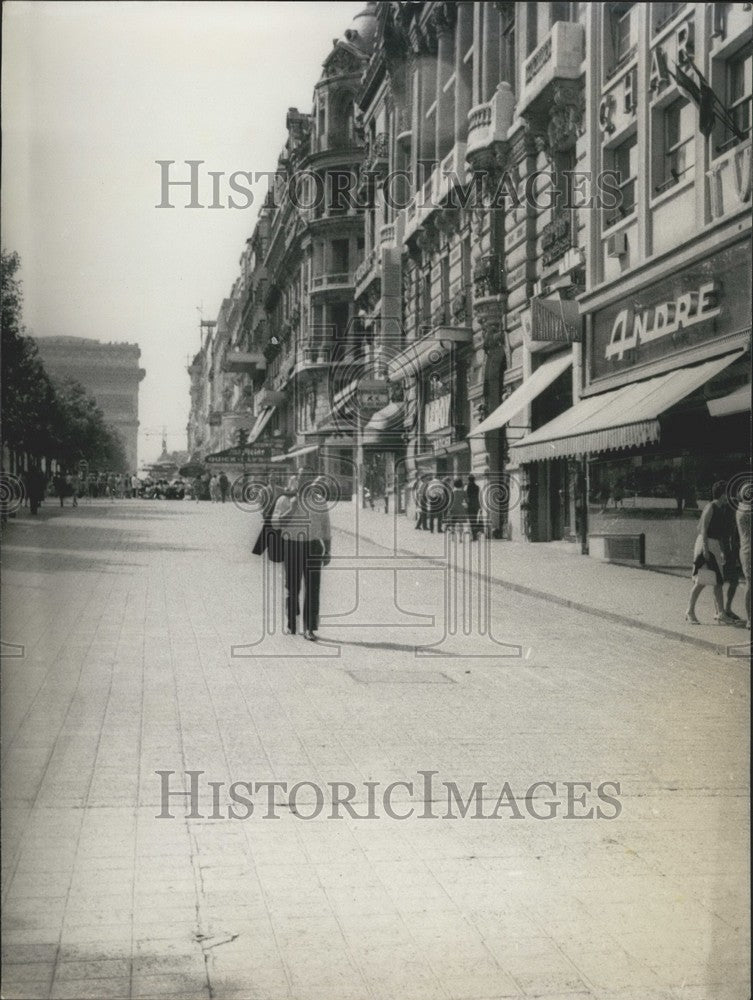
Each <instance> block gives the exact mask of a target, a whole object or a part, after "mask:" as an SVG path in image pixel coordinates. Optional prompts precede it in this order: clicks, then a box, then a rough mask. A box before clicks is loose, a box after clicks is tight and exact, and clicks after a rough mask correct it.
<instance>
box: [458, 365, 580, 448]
mask: <svg viewBox="0 0 753 1000" xmlns="http://www.w3.org/2000/svg"><path fill="white" fill-rule="evenodd" d="M572 363H573V355H572V353H571V352H570V351H568V352H567V354H564V355H559V356H558V357H556V358H552V359H551V361H545V362H544V364H543V365H540V366H539V367H538V368H537V369H536V371H535V372H534V373H533V375H531V376H530V377H529V378H527V379H526V380H525V381H524V382H523V384H522V385H520V386H518V388H517V389H516V390H515V392H513V393H511V394H510V395H509V396H508V397H507V399H506V400H505V401H504V403H502V405H501V406H498V407H497V409H496V410H495V411H494V412H493V413H490V414H489V416H488V417H487V418H486V419H485V420H482V421H481V423H480V424H479V425H478V427H474V428H473V430H472V431H471V433H470V434H469V435H468V437H469V438H473V437H483V436H484V434H486V433H488V432H489V431H496V430H499V428H500V427H504V426H505V424H509V423H510V421H511V420H512V418H513V417H514V416H515V415H516V414H518V413H520V411H521V410H524V409H525V408H526V407H527V406H529V405H530V403H532V402H533V400H534V399H535V398H536V397H537V396H538V395H539V394H540V393H542V392H543V391H544V389H546V388H547V386H550V385H551V384H552V382H554V380H555V379H556V378H558V377H559V376H560V375H561V374H562V373H563V372H564V371H565V370H566V369H568V368H569V367H570V365H571V364H572Z"/></svg>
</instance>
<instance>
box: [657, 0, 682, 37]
mask: <svg viewBox="0 0 753 1000" xmlns="http://www.w3.org/2000/svg"><path fill="white" fill-rule="evenodd" d="M685 6H686V5H685V4H684V3H652V4H651V14H652V18H651V21H652V27H653V33H654V34H656V32H657V31H661V29H662V28H663V27H664V25H665V24H669V22H670V21H671V20H672V18H673V17H674V16H675V14H679V12H680V11H681V10H682V8H683V7H685Z"/></svg>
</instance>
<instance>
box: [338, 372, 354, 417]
mask: <svg viewBox="0 0 753 1000" xmlns="http://www.w3.org/2000/svg"><path fill="white" fill-rule="evenodd" d="M357 391H358V379H357V378H354V379H353V381H352V382H349V383H348V385H346V386H345V388H343V389H340V390H339V391H338V392H336V393H335V395H334V398H333V399H332V410H333V411H336V410H339V409H340V408H341V407H343V406H345V404H346V403H349V402H350V400H351V399H352V398H353V397H354V396H355V394H356V392H357Z"/></svg>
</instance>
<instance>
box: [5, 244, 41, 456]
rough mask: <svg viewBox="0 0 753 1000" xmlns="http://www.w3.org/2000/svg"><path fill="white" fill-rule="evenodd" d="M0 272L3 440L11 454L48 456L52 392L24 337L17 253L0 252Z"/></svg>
mask: <svg viewBox="0 0 753 1000" xmlns="http://www.w3.org/2000/svg"><path fill="white" fill-rule="evenodd" d="M0 254H1V260H0V264H1V267H0V270H1V271H2V376H1V378H0V387H1V389H2V408H3V441H4V442H6V443H7V444H8V445H9V447H11V448H12V449H13V450H15V451H28V452H30V453H31V454H32V455H37V456H39V455H43V454H46V453H48V451H47V448H48V446H49V444H50V431H51V427H52V425H51V422H50V421H51V418H52V416H53V414H52V408H53V402H54V390H53V388H52V385H51V383H50V380H49V378H48V376H47V373H46V372H45V370H44V366H43V365H42V362H41V361H40V359H39V355H38V353H37V349H36V345H35V344H34V341H33V340H32V339H31V337H27V336H26V335H25V330H24V326H23V322H22V317H21V308H22V303H23V296H22V292H21V282H20V281H19V279H18V277H17V272H18V269H19V267H20V266H21V260H20V258H19V256H18V254H17V253H11V252H7V251H5V250H2V251H0Z"/></svg>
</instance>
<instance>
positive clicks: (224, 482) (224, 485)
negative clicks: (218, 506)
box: [217, 469, 230, 503]
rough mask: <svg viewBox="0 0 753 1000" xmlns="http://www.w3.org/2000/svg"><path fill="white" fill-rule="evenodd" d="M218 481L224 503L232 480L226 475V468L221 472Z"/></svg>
mask: <svg viewBox="0 0 753 1000" xmlns="http://www.w3.org/2000/svg"><path fill="white" fill-rule="evenodd" d="M217 481H218V483H219V486H220V500H221V501H222V503H224V502H225V501H226V500H227V494H228V490H229V489H230V480H229V479H228V478H227V476H226V475H225V470H224V469H223V470H222V472H221V473H220V475H219V478H218V480H217Z"/></svg>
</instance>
